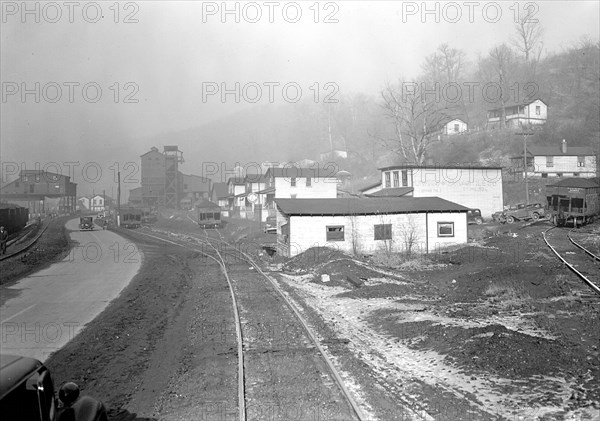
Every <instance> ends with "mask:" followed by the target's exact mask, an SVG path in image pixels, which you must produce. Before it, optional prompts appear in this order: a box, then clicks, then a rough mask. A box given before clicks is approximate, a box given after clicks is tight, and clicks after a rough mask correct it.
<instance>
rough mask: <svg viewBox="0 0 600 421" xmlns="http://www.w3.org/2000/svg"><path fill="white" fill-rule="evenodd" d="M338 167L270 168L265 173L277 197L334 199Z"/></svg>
mask: <svg viewBox="0 0 600 421" xmlns="http://www.w3.org/2000/svg"><path fill="white" fill-rule="evenodd" d="M336 174H337V167H335V166H332V167H331V168H327V167H319V168H298V167H287V168H269V169H268V170H267V172H266V174H265V176H266V178H267V180H268V183H269V184H268V185H267V187H271V188H274V189H275V190H274V194H273V197H274V198H275V199H326V198H329V199H333V198H336V197H337V184H338V178H337V177H336Z"/></svg>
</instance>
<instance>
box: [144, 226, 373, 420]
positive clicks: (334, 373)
mask: <svg viewBox="0 0 600 421" xmlns="http://www.w3.org/2000/svg"><path fill="white" fill-rule="evenodd" d="M137 233H138V234H140V235H143V236H147V237H151V238H153V239H155V240H159V241H162V242H166V243H169V244H172V245H175V246H179V247H182V248H186V249H188V250H191V251H195V252H197V253H200V254H201V255H203V256H205V257H207V258H209V259H211V260H213V261H215V262H216V263H218V264H219V266H220V267H221V270H222V272H223V274H224V275H225V277H226V279H227V283H228V286H229V291H230V294H231V297H232V300H233V307H234V318H235V323H236V336H237V341H238V344H237V349H238V408H239V410H238V411H239V412H238V414H239V420H240V421H245V420H246V419H247V413H246V410H247V405H246V403H247V400H248V396H247V393H248V390H247V388H246V386H245V382H246V375H247V373H246V365H245V361H246V360H245V357H244V355H245V353H246V352H250V351H252V349H251V348H252V347H251V346H244V339H245V338H244V334H243V331H242V322H241V319H240V315H239V300H238V298H237V294H236V288H235V287H234V284H233V282H232V279H231V278H230V276H229V274H228V269H227V262H226V258H227V256H229V257H232V256H233V257H235V259H236V261H239V260H243V261H244V263H245V264H244V266H247V265H248V264H249V265H251V267H252V268H254V270H255V272H256V273H257V274H259V275H260V277H261V278H262V279H264V280H266V281H267V282H266V284H267V285H268V286H269V287H270V288H272V289H273V290H274V291H276V292H277V293H278V294H277V295H278V297H279V298H280V299H281V300H282V301H283V302H284V303H285V305H286V307H287V309H288V310H289V312H290V314H291V315H293V317H294V318H295V321H297V322H298V323H299V324H300V326H301V327H302V329H303V331H304V333H305V334H306V337H307V338H308V339H309V341H310V344H311V345H310V347H307V348H306V349H307V350H310V349H313V348H314V349H316V350H317V351H318V355H319V356H320V358H321V361H322V362H324V363H325V365H326V367H327V369H328V371H329V374H330V377H331V378H332V380H333V382H334V383H335V385H336V386H337V389H338V391H339V392H340V394H341V395H342V397H343V398H344V399H345V400H346V402H347V404H348V408H349V413H351V415H352V417H353V418H355V419H357V420H359V421H362V420H365V419H366V418H365V416H364V415H363V413H362V411H361V409H360V407H359V406H358V404H357V403H356V401H355V400H354V398H353V397H352V395H351V394H350V391H349V390H348V389H347V388H346V386H345V384H344V382H343V380H342V377H341V375H340V373H339V372H338V370H337V369H336V367H335V366H334V364H333V363H332V361H331V360H330V359H329V357H328V356H327V354H326V353H325V350H324V349H323V347H322V346H321V344H320V343H319V341H318V339H317V337H316V335H315V334H314V333H313V332H312V330H311V329H310V327H309V326H308V324H307V322H306V321H305V320H304V318H303V317H302V315H301V314H300V311H299V310H298V309H297V308H296V306H295V305H294V304H293V303H292V301H291V300H290V299H289V298H288V297H287V296H286V295H285V293H284V292H283V290H282V289H281V288H280V287H279V285H277V283H276V282H275V281H274V280H273V279H272V278H271V277H269V276H268V275H267V274H266V273H265V272H264V271H263V270H262V269H261V268H260V266H259V265H258V264H257V263H256V262H255V261H254V260H253V259H252V257H251V256H249V255H248V254H247V253H245V252H243V251H241V250H239V249H237V248H235V247H234V246H233V245H232V244H230V243H228V242H227V241H225V240H224V239H223V237H222V235H221V234H220V233H218V235H219V237H220V238H214V237H209V235H208V233H207V232H206V230H205V231H204V234H205V235H204V237H198V236H193V235H190V234H186V235H185V237H184V238H181V237H176V238H164V237H163V236H166V235H168V234H166V233H160V232H156V231H153V232H152V234H150V233H146V232H141V231H137ZM216 242H218V244H217V245H218V246H221V247H218V246H217V245H215V243H216ZM202 245H203V246H207V247H208V248H200V247H199V246H202ZM245 284H251V283H242V284H238V288H244V285H245ZM263 299H264V298H263ZM300 347H301V345H300ZM309 352H310V351H309ZM344 419H345V418H344Z"/></svg>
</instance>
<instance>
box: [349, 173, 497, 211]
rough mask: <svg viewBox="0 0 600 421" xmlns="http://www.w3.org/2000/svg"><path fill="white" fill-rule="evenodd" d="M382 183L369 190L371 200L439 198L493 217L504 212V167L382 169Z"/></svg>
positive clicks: (367, 192)
mask: <svg viewBox="0 0 600 421" xmlns="http://www.w3.org/2000/svg"><path fill="white" fill-rule="evenodd" d="M379 170H380V171H381V181H380V182H378V183H375V184H373V185H370V186H367V187H365V188H363V189H362V190H361V193H362V194H363V195H364V196H367V197H372V198H376V197H404V196H407V197H411V196H412V197H439V198H442V199H445V200H449V201H451V202H455V203H458V204H460V205H462V206H466V207H468V208H475V209H480V210H481V214H482V215H483V216H484V217H490V216H491V215H492V214H493V213H494V212H496V211H498V210H499V209H502V207H503V205H504V203H503V193H502V167H487V166H477V165H414V164H399V165H394V166H389V167H383V168H380V169H379Z"/></svg>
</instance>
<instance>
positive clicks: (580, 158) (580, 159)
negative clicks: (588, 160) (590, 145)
mask: <svg viewBox="0 0 600 421" xmlns="http://www.w3.org/2000/svg"><path fill="white" fill-rule="evenodd" d="M577 166H578V167H585V156H578V157H577Z"/></svg>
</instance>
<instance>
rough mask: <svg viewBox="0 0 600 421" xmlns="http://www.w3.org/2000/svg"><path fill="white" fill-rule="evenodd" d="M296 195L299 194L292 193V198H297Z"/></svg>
mask: <svg viewBox="0 0 600 421" xmlns="http://www.w3.org/2000/svg"><path fill="white" fill-rule="evenodd" d="M296 196H298V195H297V194H296V193H292V194H290V198H292V199H295V198H296Z"/></svg>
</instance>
